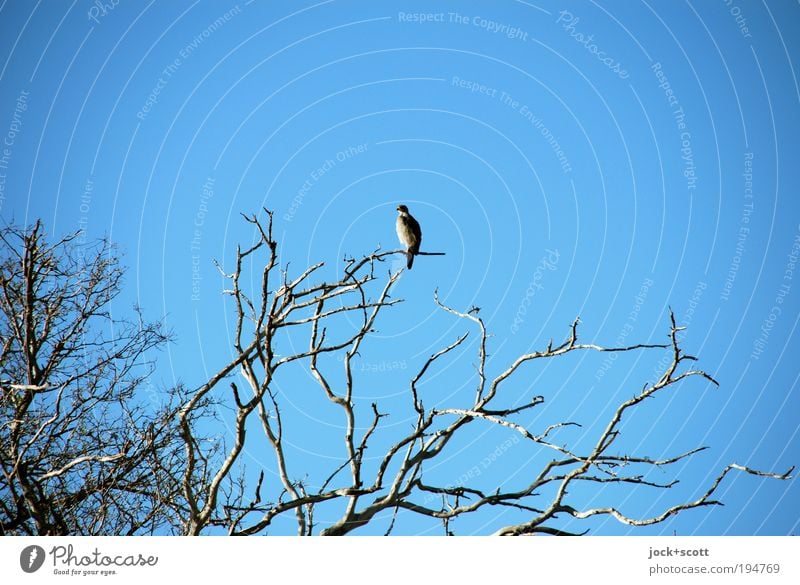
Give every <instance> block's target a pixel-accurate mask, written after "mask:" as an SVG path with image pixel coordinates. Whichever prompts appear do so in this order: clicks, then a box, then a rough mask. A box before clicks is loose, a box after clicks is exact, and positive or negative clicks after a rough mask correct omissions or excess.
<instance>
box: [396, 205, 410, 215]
mask: <svg viewBox="0 0 800 585" xmlns="http://www.w3.org/2000/svg"><path fill="white" fill-rule="evenodd" d="M397 211H399V212H400V213H408V207H406V206H405V205H398V206H397Z"/></svg>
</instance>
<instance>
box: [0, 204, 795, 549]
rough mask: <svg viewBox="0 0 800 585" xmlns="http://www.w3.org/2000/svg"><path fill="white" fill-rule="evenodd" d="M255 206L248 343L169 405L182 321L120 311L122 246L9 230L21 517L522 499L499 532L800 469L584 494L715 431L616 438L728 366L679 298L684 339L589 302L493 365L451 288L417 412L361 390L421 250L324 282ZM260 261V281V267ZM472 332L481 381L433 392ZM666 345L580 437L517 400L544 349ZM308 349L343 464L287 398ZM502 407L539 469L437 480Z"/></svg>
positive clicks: (352, 266)
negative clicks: (585, 328) (172, 328)
mask: <svg viewBox="0 0 800 585" xmlns="http://www.w3.org/2000/svg"><path fill="white" fill-rule="evenodd" d="M245 220H246V221H247V222H248V223H249V224H250V225H251V226H252V228H253V230H254V233H255V235H256V238H255V243H254V244H253V245H252V246H250V247H247V248H245V249H242V248H241V247H239V248H237V250H236V257H235V260H234V264H233V266H232V270H230V271H225V269H224V267H223V266H221V265H218V268H219V270H220V272H221V274H222V275H223V277H224V278H225V279H226V280H227V282H228V283H229V285H228V286H227V288H226V289H225V290H224V291H223V292H224V293H225V294H226V295H227V296H228V297H230V300H231V305H232V306H231V310H232V314H233V317H234V320H233V336H232V339H233V353H232V356H233V357H232V358H231V359H230V360H228V361H227V362H226V363H222V364H221V365H220V366H219V368H218V369H217V371H216V372H215V373H214V374H213V375H212V376H211V377H210V378H208V380H207V381H205V382H204V383H202V384H201V385H200V386H199V387H196V388H193V389H184V388H183V387H180V386H179V387H177V388H171V389H170V388H165V389H162V390H160V391H159V392H158V396H159V400H157V401H155V402H158V404H154V403H153V402H154V401H153V400H150V398H152V393H148V392H147V390H148V387H147V383H148V380H149V378H150V376H151V375H152V373H153V365H152V363H150V362H149V361H148V360H146V359H145V355H146V353H147V352H149V351H151V350H153V349H155V348H158V347H160V346H161V345H163V344H164V343H165V342H166V341H167V338H166V336H165V334H164V333H163V332H162V331H161V329H160V327H159V326H157V325H155V324H147V323H145V322H144V320H143V319H142V317H141V316H140V315H137V320H136V321H124V320H117V319H113V318H112V316H111V311H110V303H111V301H112V300H113V299H114V298H115V297H116V296H117V294H118V293H119V291H120V287H121V277H122V270H121V269H120V267H119V263H118V260H117V258H116V256H115V255H114V254H113V248H112V247H111V246H110V245H109V244H108V243H106V242H101V243H98V244H91V245H89V244H85V243H82V242H81V241H80V240H79V236H78V235H77V234H75V235H73V236H69V237H67V238H64V239H62V240H59V241H58V242H56V243H55V244H53V245H48V244H47V243H46V242H45V239H44V237H43V234H42V227H41V224H39V223H37V224H36V225H35V226H34V227H33V228H31V229H29V230H22V229H19V228H14V227H9V228H5V229H4V230H2V233H1V234H0V240H1V241H2V244H3V258H2V264H0V297H1V298H0V309H1V310H0V335H1V336H2V339H1V345H2V353H1V354H0V389H1V390H2V399H1V401H0V406H1V407H2V415H0V416H2V420H1V421H0V423H1V424H0V441H1V443H0V444H1V445H2V446H1V447H0V467H1V468H2V476H0V527H2V531H3V533H4V534H160V533H177V534H186V535H199V534H208V533H219V532H225V533H227V534H231V535H251V534H265V533H269V531H270V529H272V528H273V527H274V526H275V523H276V521H277V520H278V519H283V518H289V519H293V520H292V521H293V522H294V523H295V524H296V530H297V534H300V535H312V534H321V535H344V534H348V533H350V532H352V531H354V530H356V529H358V528H360V527H363V526H365V525H368V524H374V525H375V526H381V530H385V533H386V534H391V533H392V532H393V530H394V528H395V519H396V518H397V516H398V515H399V514H412V515H416V516H419V517H422V518H424V519H428V520H430V521H431V522H432V523H434V525H435V524H439V523H440V524H441V526H442V529H443V531H444V532H445V534H452V533H453V531H454V527H453V525H452V524H451V522H452V521H453V520H455V519H457V518H461V517H465V516H469V515H473V514H478V513H480V512H482V511H485V510H488V509H491V508H502V509H512V510H513V511H514V512H515V514H514V518H515V519H517V521H516V522H515V523H513V524H508V525H505V526H496V527H495V528H494V529H493V530H494V531H495V533H496V534H498V535H519V534H533V533H543V534H552V535H563V534H566V532H565V531H564V530H563V529H561V528H559V526H560V525H561V524H560V523H559V522H558V520H559V518H560V517H574V518H578V519H582V518H588V517H592V516H600V515H607V516H611V517H613V518H615V519H616V520H618V521H619V522H622V523H624V524H628V525H632V526H642V525H648V524H657V523H660V522H663V521H664V520H666V519H667V518H669V517H670V516H674V515H676V514H679V513H682V512H684V511H687V510H690V509H692V508H699V507H705V506H714V505H718V504H719V503H720V502H719V501H718V500H716V499H715V497H714V496H715V493H716V491H717V489H718V487H719V486H720V484H721V483H722V482H723V480H724V479H725V477H726V476H727V475H728V474H729V473H731V472H734V471H738V472H744V473H747V474H752V475H757V476H764V477H770V478H777V479H787V478H789V474H790V473H791V472H792V469H790V470H788V471H787V472H786V473H782V474H775V473H767V472H762V471H759V470H756V469H751V468H748V467H745V466H741V465H737V464H730V465H728V466H727V467H725V468H724V469H722V470H720V472H719V474H718V476H717V477H716V479H715V480H714V481H712V482H711V484H710V485H709V486H708V488H707V490H706V491H705V492H704V493H703V494H702V496H701V497H699V498H697V499H694V500H691V501H684V502H681V503H678V504H674V505H671V506H666V507H664V508H663V509H662V511H661V512H659V513H657V514H655V515H652V516H648V517H634V516H630V515H627V514H626V513H624V512H623V511H621V510H619V509H618V508H616V507H615V506H614V505H613V503H610V504H609V505H608V506H603V507H594V508H581V507H580V506H579V505H578V504H576V503H574V500H573V499H572V498H571V496H570V489H571V488H572V487H574V486H575V485H579V484H583V485H590V484H597V485H603V484H616V485H618V486H621V487H623V488H624V487H626V486H628V487H631V488H638V487H646V488H648V489H653V490H662V491H663V490H669V489H670V488H672V487H673V486H674V485H675V484H676V483H677V480H676V479H673V480H671V481H668V482H666V483H664V482H662V481H656V480H655V479H653V475H654V474H651V473H648V472H650V471H653V470H664V469H668V468H669V467H670V466H673V465H674V464H676V463H678V462H681V461H684V460H687V459H689V458H691V457H693V456H694V455H696V454H697V453H699V452H700V451H702V450H703V449H705V447H704V446H698V447H697V448H694V449H692V450H690V451H687V452H683V453H678V454H675V455H674V456H672V457H669V458H662V459H658V458H652V457H648V456H646V455H641V454H638V453H627V452H625V450H624V449H622V448H621V447H619V446H618V445H619V444H620V442H619V441H618V439H619V437H620V436H621V435H622V434H623V431H622V426H621V423H622V421H623V420H625V419H628V418H630V417H631V415H632V414H633V413H634V412H635V411H636V410H637V409H639V408H640V407H641V405H642V404H643V403H645V401H647V400H648V399H650V398H652V397H653V396H655V395H656V394H660V393H663V392H664V391H666V390H667V389H669V388H675V389H679V388H678V387H679V386H680V385H682V384H684V383H704V384H716V382H715V381H714V379H713V378H712V377H711V376H709V375H708V374H707V373H705V372H704V371H702V370H700V369H693V368H692V367H691V365H692V364H693V363H694V362H695V361H696V358H695V357H693V356H691V355H688V354H686V353H684V352H683V350H682V349H681V347H680V344H679V339H680V337H681V336H680V331H681V328H680V327H678V326H677V325H676V322H675V317H674V315H672V314H670V323H669V336H668V343H664V344H636V345H630V346H624V347H605V346H601V345H597V344H594V343H585V342H583V341H582V340H581V339H579V320H578V319H575V320H574V322H573V323H572V324H571V326H570V327H569V328H568V330H567V333H566V335H565V336H564V339H563V341H561V342H557V343H554V342H553V341H550V343H548V345H547V346H546V347H543V348H541V349H540V350H539V351H535V352H531V353H526V354H524V355H520V356H519V357H517V358H516V359H515V360H513V361H512V362H511V363H509V364H507V365H506V367H505V369H503V370H501V371H499V372H496V373H490V371H489V370H490V369H491V368H490V367H489V365H488V361H487V355H488V351H489V334H488V333H487V328H486V325H485V323H484V321H483V319H482V318H481V317H480V313H479V310H478V309H476V308H470V309H468V310H458V309H455V308H452V307H449V306H447V305H446V304H444V303H443V302H442V301H441V300H440V299H439V297H438V295H437V294H436V293H434V302H435V303H436V304H437V305H438V307H439V308H440V309H441V310H442V311H445V312H447V313H448V314H450V315H452V317H453V318H454V319H456V320H458V321H459V322H463V323H464V324H465V325H466V326H467V329H466V331H465V332H464V333H463V334H461V335H460V336H458V337H457V338H456V339H455V340H453V341H452V343H450V344H449V345H447V346H446V347H442V348H441V349H439V350H438V351H436V352H435V353H433V354H432V355H430V356H429V357H428V358H427V360H425V361H424V363H423V364H422V366H421V367H420V369H419V370H418V371H417V372H416V373H415V374H414V375H413V376H412V377H411V378H410V379H409V380H408V391H407V399H406V400H405V406H404V407H403V408H404V411H403V412H398V411H397V410H395V411H393V412H391V413H390V412H384V411H383V409H382V407H381V405H380V404H379V403H377V402H369V401H366V400H364V399H363V398H360V397H359V393H358V392H357V391H356V386H357V380H358V378H357V376H355V375H354V364H356V363H357V360H359V359H360V356H361V352H362V350H364V348H363V346H364V345H365V342H366V341H368V340H369V339H370V337H371V335H372V334H373V333H374V331H375V325H376V321H377V320H378V317H379V316H380V315H381V314H382V313H383V312H384V311H387V310H391V307H392V306H393V305H395V304H396V303H398V302H400V299H395V298H393V297H392V295H391V293H392V290H393V287H394V285H395V284H396V282H397V280H398V279H399V277H400V275H401V274H402V272H403V269H402V268H397V269H395V270H392V269H391V268H390V266H401V264H393V265H390V263H387V262H386V261H387V260H388V259H390V258H392V257H395V256H396V257H397V258H401V257H402V256H403V255H404V254H405V251H404V250H388V251H382V250H380V249H377V250H375V251H374V252H372V253H371V254H369V255H367V256H364V257H362V258H359V259H356V258H349V259H346V262H345V267H344V269H343V271H342V273H341V275H339V276H338V277H336V278H335V279H333V280H328V281H326V280H324V279H322V278H321V276H320V275H321V274H322V271H321V270H320V269H321V268H322V267H323V265H324V263H322V262H319V263H317V264H314V265H312V266H309V267H307V268H304V269H302V270H300V271H298V272H297V273H296V274H292V273H290V269H289V267H288V266H286V265H282V264H281V262H280V261H279V255H278V244H277V242H276V241H275V239H274V238H273V235H272V213H271V212H269V211H265V215H263V216H262V218H259V217H257V216H245ZM254 275H255V277H256V281H257V284H256V285H255V286H254V287H253V288H254V289H255V293H252V292H249V290H245V287H244V286H243V279H248V278H252V277H253V276H254ZM473 333H474V334H476V335H477V344H476V345H477V356H476V365H475V369H474V372H473V374H472V378H471V382H472V383H473V384H474V395H473V397H472V398H471V399H470V400H469V401H468V402H464V403H455V404H446V405H442V404H437V405H434V406H432V407H431V406H429V405H426V404H425V401H424V400H423V397H422V396H421V392H419V388H420V387H421V385H422V383H423V382H424V381H425V380H426V379H428V378H429V377H430V376H431V372H433V371H435V370H436V368H438V367H439V366H440V365H441V364H442V363H443V362H445V361H446V360H448V359H452V358H453V355H454V353H453V352H454V350H456V349H457V348H459V347H461V346H462V344H464V342H465V341H466V340H467V338H468V336H469V335H470V334H473ZM298 340H301V341H302V346H298V345H297V343H298V342H299V341H298ZM290 341H291V342H290ZM651 350H661V351H663V350H668V351H669V352H670V354H671V360H670V363H669V365H668V366H667V367H666V368H665V369H664V371H663V372H662V373H661V375H660V377H658V379H657V380H656V381H654V382H652V383H647V384H644V385H643V386H641V387H640V388H638V389H637V390H635V391H634V392H633V393H632V395H631V397H630V398H629V399H627V400H625V401H624V402H622V403H620V404H619V405H618V406H617V407H616V408H615V409H614V410H613V412H612V414H611V415H610V417H609V419H608V420H607V422H606V424H605V425H601V427H600V428H599V429H598V430H597V431H596V435H595V436H594V438H593V439H592V440H591V442H590V444H589V445H588V446H570V445H569V444H564V443H563V440H560V438H559V437H558V435H559V433H560V432H562V431H563V429H565V428H567V427H574V426H580V425H579V423H578V422H575V421H564V420H561V421H558V420H557V421H553V422H551V423H549V424H544V425H543V426H541V427H537V428H533V427H532V426H531V425H525V424H523V423H521V422H519V421H520V417H519V416H518V415H520V414H522V413H526V412H529V411H533V410H534V409H537V407H540V406H541V405H542V404H544V402H545V398H544V396H542V395H539V394H532V395H531V396H530V399H529V400H528V402H526V403H525V404H523V405H521V406H513V407H511V406H506V404H507V400H506V399H507V388H508V387H509V385H510V381H511V380H513V379H515V378H517V377H520V376H521V374H520V372H521V367H522V366H523V365H524V364H526V363H530V362H543V361H546V360H550V359H554V358H559V357H562V356H567V355H568V354H573V353H576V352H578V353H580V352H618V353H630V352H642V351H651ZM364 351H366V350H364ZM409 351H415V348H409ZM332 357H333V358H335V359H331V358H332ZM290 367H300V368H302V369H303V370H304V371H306V372H307V373H308V375H309V378H310V379H311V380H313V382H312V383H313V385H314V388H315V391H316V392H317V393H318V395H319V396H320V397H322V398H323V399H324V400H327V401H328V403H330V404H331V405H332V406H333V407H334V408H335V409H336V410H337V411H338V412H339V416H340V418H341V437H340V439H339V440H340V443H339V445H340V447H339V448H340V456H339V458H338V459H337V460H335V461H332V462H330V463H329V464H328V465H327V467H325V468H323V464H321V463H320V464H315V465H314V468H313V469H308V468H306V467H305V466H304V464H303V463H302V462H301V461H299V460H296V459H295V458H294V457H293V456H292V453H293V452H292V451H291V450H290V449H287V444H289V443H291V441H292V437H294V436H299V435H305V434H310V435H314V433H315V429H313V428H309V427H308V422H307V421H302V423H298V421H297V420H296V419H295V418H292V417H287V416H286V415H285V412H286V408H287V403H288V402H287V401H288V400H289V397H288V396H286V394H285V393H284V392H283V391H282V390H281V389H280V388H279V384H278V382H277V379H278V376H279V375H282V372H283V371H284V370H286V369H289V368H290ZM692 380H696V382H692ZM240 386H241V387H242V388H241V389H240ZM390 414H391V415H392V416H393V417H395V420H397V419H403V420H407V421H409V424H408V425H407V426H406V427H405V428H404V429H401V428H400V427H398V426H396V425H394V426H393V425H388V424H386V423H385V419H386V418H387V417H388V416H389V415H390ZM487 425H488V426H491V427H494V428H496V429H498V430H500V431H502V432H504V433H507V434H508V441H510V443H509V444H512V443H513V444H514V445H516V444H520V445H525V446H526V447H527V448H528V449H530V450H531V451H530V452H531V453H532V454H536V455H541V457H540V459H538V460H540V461H541V467H540V468H539V469H535V470H530V471H526V473H525V476H524V480H523V481H522V482H521V484H520V485H517V486H515V487H513V488H509V487H505V486H506V484H507V483H508V482H507V480H506V478H504V477H500V476H496V477H492V476H491V474H489V473H488V472H487V473H482V474H481V476H482V477H481V483H480V484H478V483H477V482H475V481H474V480H475V479H476V478H475V477H472V476H471V475H470V474H464V475H462V476H461V477H459V478H458V479H457V480H456V481H455V482H447V483H442V482H441V481H436V480H435V478H436V477H437V476H436V474H435V473H434V472H431V471H430V470H431V469H432V468H433V467H435V466H436V465H437V463H439V462H440V461H442V460H443V459H444V458H446V457H447V456H448V450H447V449H448V445H453V444H455V443H457V441H458V440H461V439H468V438H469V437H473V438H474V437H475V436H477V435H476V434H477V433H479V432H480V431H481V428H485V427H486V426H487ZM264 445H266V446H267V448H268V449H269V452H270V457H269V458H265V457H263V456H262V457H259V460H258V461H257V462H256V463H248V464H246V463H245V461H246V457H245V454H246V452H247V451H248V449H252V450H253V451H254V452H255V451H258V450H261V452H262V453H263V446H264ZM368 450H369V456H367V453H368ZM267 459H269V460H271V463H270V462H269V461H268V460H267ZM474 463H475V465H477V464H478V461H475V462H474ZM431 478H434V479H431ZM487 480H490V483H492V484H493V487H492V488H490V489H487V488H486V487H485V485H484V484H485V483H486V482H487ZM479 485H480V486H483V487H479ZM604 497H605V496H604ZM320 518H323V520H319V519H320ZM331 518H334V519H333V520H331Z"/></svg>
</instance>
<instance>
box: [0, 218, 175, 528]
mask: <svg viewBox="0 0 800 585" xmlns="http://www.w3.org/2000/svg"><path fill="white" fill-rule="evenodd" d="M0 245H1V246H2V262H1V263H0V409H2V410H0V469H2V473H0V532H1V533H3V534H42V535H48V534H138V533H147V532H152V531H156V530H162V529H167V530H168V529H169V526H170V525H172V524H174V523H175V516H174V515H173V514H171V512H170V508H171V504H167V502H170V501H172V500H174V498H173V497H172V495H171V494H170V493H169V486H168V483H169V482H168V479H167V478H168V472H169V473H171V472H173V471H174V469H173V467H174V464H175V463H176V462H177V461H178V459H176V457H175V456H176V455H177V454H178V453H179V451H177V450H176V448H175V447H176V446H177V444H178V443H177V442H176V441H177V439H178V435H177V433H175V432H174V430H173V431H170V428H172V429H174V428H175V426H176V425H175V424H174V423H172V422H171V420H170V419H171V418H172V416H171V415H170V411H169V409H168V408H166V407H156V406H154V405H153V404H150V403H149V401H148V400H146V398H145V396H144V392H143V388H144V384H145V382H146V380H147V378H148V376H149V375H150V373H151V371H152V365H151V364H150V363H149V362H148V361H147V360H146V359H145V354H146V353H147V352H148V351H150V350H153V349H155V348H157V347H159V346H160V345H162V344H163V343H164V342H165V340H166V338H165V336H164V334H163V333H162V332H161V330H160V328H159V326H158V325H155V324H147V323H144V322H143V321H142V320H141V319H137V320H136V321H126V320H119V319H114V318H113V317H112V314H111V303H112V301H113V300H114V298H115V297H116V296H117V295H118V294H119V292H120V287H121V284H122V270H121V268H120V266H119V262H118V259H117V258H116V256H115V255H114V249H113V247H111V246H110V245H109V244H108V243H106V242H98V243H86V242H83V241H82V240H81V237H80V235H79V234H73V235H71V236H68V237H66V238H64V239H61V240H59V241H57V242H56V243H54V244H48V243H47V241H46V238H45V235H44V233H43V228H42V225H41V223H39V222H37V223H36V225H35V226H34V227H33V228H31V229H28V230H25V229H20V228H16V227H6V228H4V229H2V231H0ZM170 453H172V455H170ZM173 493H174V492H173ZM165 527H166V528H165Z"/></svg>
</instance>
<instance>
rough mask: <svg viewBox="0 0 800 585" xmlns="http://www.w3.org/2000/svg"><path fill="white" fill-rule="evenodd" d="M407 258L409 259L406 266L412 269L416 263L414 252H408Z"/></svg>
mask: <svg viewBox="0 0 800 585" xmlns="http://www.w3.org/2000/svg"><path fill="white" fill-rule="evenodd" d="M406 258H407V259H408V262H406V266H407V267H408V269H409V270H411V267H412V266H413V265H414V252H410V251H409V252H406Z"/></svg>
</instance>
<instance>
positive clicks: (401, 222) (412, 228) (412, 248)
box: [396, 205, 422, 270]
mask: <svg viewBox="0 0 800 585" xmlns="http://www.w3.org/2000/svg"><path fill="white" fill-rule="evenodd" d="M397 211H398V215H397V225H396V227H397V237H398V238H399V239H400V243H401V244H403V245H404V246H405V247H406V258H407V263H406V266H408V269H409V270H411V266H412V265H413V264H414V255H415V254H419V245H420V244H421V243H422V230H421V229H420V227H419V222H418V221H417V220H416V219H414V218H413V217H412V216H411V214H410V213H409V212H408V207H406V206H405V205H398V206H397Z"/></svg>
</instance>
